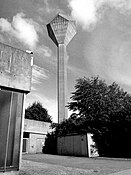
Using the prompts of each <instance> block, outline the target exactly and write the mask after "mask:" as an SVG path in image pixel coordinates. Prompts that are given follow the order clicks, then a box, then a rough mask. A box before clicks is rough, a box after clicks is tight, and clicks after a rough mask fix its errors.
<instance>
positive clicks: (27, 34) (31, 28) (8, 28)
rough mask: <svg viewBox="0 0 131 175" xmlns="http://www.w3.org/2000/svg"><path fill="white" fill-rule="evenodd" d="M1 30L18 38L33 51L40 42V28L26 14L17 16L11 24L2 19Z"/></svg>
mask: <svg viewBox="0 0 131 175" xmlns="http://www.w3.org/2000/svg"><path fill="white" fill-rule="evenodd" d="M0 29H1V31H2V32H6V33H8V34H9V35H10V36H13V37H15V38H17V39H18V40H19V41H20V42H22V43H24V44H26V45H27V46H28V47H29V48H30V49H32V50H33V49H34V48H35V46H36V44H37V42H38V34H37V30H38V26H37V25H36V23H35V22H34V21H33V20H32V19H28V18H26V17H25V14H24V13H18V14H16V16H14V17H13V19H12V22H9V21H8V19H5V18H0Z"/></svg>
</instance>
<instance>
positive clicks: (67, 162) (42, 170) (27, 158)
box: [19, 154, 131, 175]
mask: <svg viewBox="0 0 131 175" xmlns="http://www.w3.org/2000/svg"><path fill="white" fill-rule="evenodd" d="M19 174H20V175H109V174H110V175H131V159H111V158H99V157H97V158H87V157H71V156H58V155H48V154H24V155H23V156H22V167H21V169H20V173H19Z"/></svg>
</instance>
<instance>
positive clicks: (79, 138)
mask: <svg viewBox="0 0 131 175" xmlns="http://www.w3.org/2000/svg"><path fill="white" fill-rule="evenodd" d="M92 136H93V135H92V134H90V133H86V134H77V133H74V134H68V135H65V136H62V137H58V138H57V153H58V154H59V155H68V156H86V157H96V156H99V155H98V151H97V149H96V147H95V142H94V141H93V139H92Z"/></svg>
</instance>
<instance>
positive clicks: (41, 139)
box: [22, 119, 52, 153]
mask: <svg viewBox="0 0 131 175" xmlns="http://www.w3.org/2000/svg"><path fill="white" fill-rule="evenodd" d="M50 125H51V123H48V122H41V121H36V120H29V119H25V120H24V133H23V149H22V152H23V153H42V147H43V146H44V143H45V137H46V134H47V133H49V132H51V131H52V129H51V128H50Z"/></svg>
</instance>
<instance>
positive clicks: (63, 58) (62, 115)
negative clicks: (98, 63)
mask: <svg viewBox="0 0 131 175" xmlns="http://www.w3.org/2000/svg"><path fill="white" fill-rule="evenodd" d="M47 31H48V35H49V37H50V38H51V39H52V40H53V42H54V43H55V44H56V46H57V47H58V56H57V86H58V123H60V122H61V121H63V120H64V119H66V118H67V109H66V108H65V106H66V105H67V54H66V46H67V45H68V43H69V42H70V41H71V39H72V38H73V37H74V36H75V34H76V26H75V21H73V20H72V19H71V18H70V17H67V16H65V15H63V14H60V13H58V14H57V16H56V17H55V18H54V19H53V20H52V21H51V22H50V23H49V24H47Z"/></svg>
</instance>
